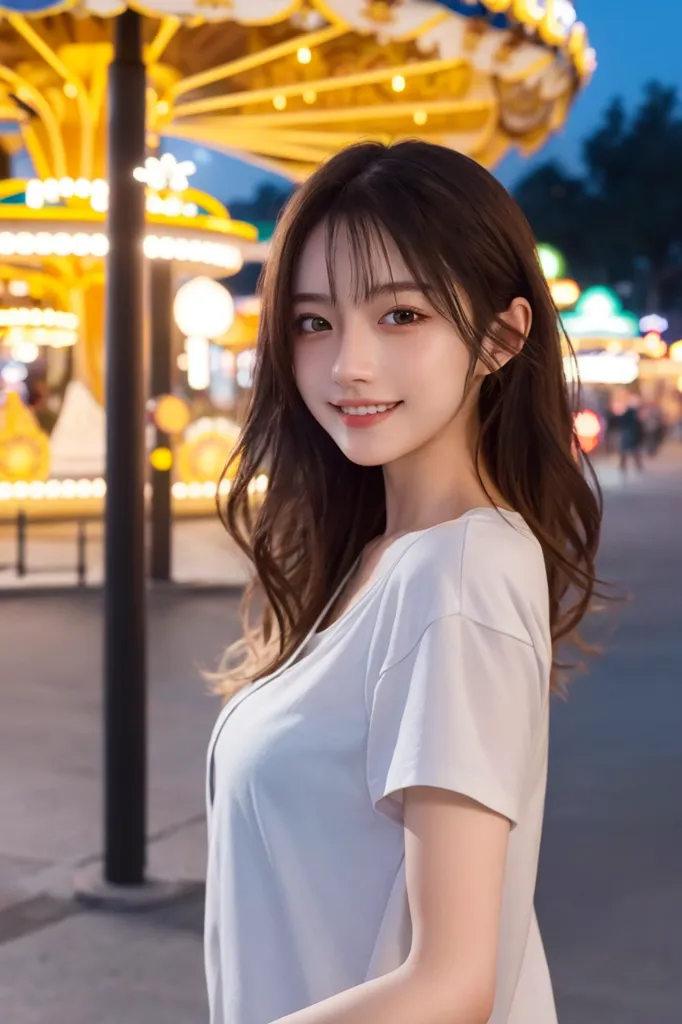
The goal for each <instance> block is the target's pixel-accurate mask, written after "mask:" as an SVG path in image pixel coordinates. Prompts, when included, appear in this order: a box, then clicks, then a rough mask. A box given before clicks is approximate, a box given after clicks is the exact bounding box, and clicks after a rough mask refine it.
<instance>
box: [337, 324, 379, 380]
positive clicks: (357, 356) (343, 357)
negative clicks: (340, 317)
mask: <svg viewBox="0 0 682 1024" xmlns="http://www.w3.org/2000/svg"><path fill="white" fill-rule="evenodd" d="M376 342H377V339H376V338H375V336H374V333H373V332H372V330H371V328H370V327H369V325H368V324H367V323H366V322H364V321H363V319H362V318H360V317H352V318H348V320H347V321H346V323H345V324H344V328H343V331H342V332H341V333H340V335H339V341H338V348H337V351H336V354H335V359H334V365H333V366H332V378H333V380H334V382H335V383H336V384H338V385H339V386H340V387H348V386H349V385H351V384H353V383H355V382H356V381H361V382H369V381H372V380H374V379H375V377H376V372H377V362H378V356H379V353H378V347H377V343H376Z"/></svg>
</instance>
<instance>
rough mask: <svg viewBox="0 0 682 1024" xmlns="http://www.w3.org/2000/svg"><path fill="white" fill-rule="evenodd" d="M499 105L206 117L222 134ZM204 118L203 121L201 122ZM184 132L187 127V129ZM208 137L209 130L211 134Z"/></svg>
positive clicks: (456, 103)
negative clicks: (250, 129) (416, 111)
mask: <svg viewBox="0 0 682 1024" xmlns="http://www.w3.org/2000/svg"><path fill="white" fill-rule="evenodd" d="M491 108H496V102H495V100H494V99H492V98H484V99H460V100H429V101H427V102H425V103H424V102H421V103H420V102H412V103H381V104H376V105H375V106H366V107H348V108H342V109H337V110H329V109H319V110H292V111H284V112H282V113H277V112H276V111H273V113H272V114H238V115H237V116H236V117H233V116H230V117H225V118H215V119H212V120H211V121H205V122H203V123H204V126H205V127H208V126H209V125H212V130H213V137H214V138H220V133H221V132H226V131H229V130H230V129H232V128H236V129H237V130H239V129H246V128H279V127H280V126H281V127H285V126H286V127H291V126H293V125H314V124H347V123H349V122H359V121H379V120H381V121H399V120H400V119H401V118H404V119H407V118H410V119H411V118H412V117H413V115H414V112H415V110H419V111H423V112H424V113H425V114H426V115H427V116H428V115H430V114H433V115H434V116H438V115H441V116H443V115H446V116H447V115H449V114H458V113H462V114H471V113H481V114H485V113H487V112H488V111H489V110H491ZM201 123H202V122H199V124H200V125H201ZM183 133H184V129H183ZM207 138H208V134H207Z"/></svg>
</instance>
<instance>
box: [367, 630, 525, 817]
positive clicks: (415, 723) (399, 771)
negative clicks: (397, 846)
mask: <svg viewBox="0 0 682 1024" xmlns="http://www.w3.org/2000/svg"><path fill="white" fill-rule="evenodd" d="M542 677H543V671H542V667H541V663H540V661H539V659H538V657H537V654H536V651H535V648H534V647H533V645H532V644H531V643H529V642H526V641H525V640H520V639H518V638H516V637H512V636H508V635H506V634H504V633H499V632H497V631H496V630H494V629H492V628H490V627H488V626H483V625H481V624H480V623H478V622H474V621H471V620H470V619H468V618H467V617H465V616H462V615H459V614H454V615H447V616H444V617H442V618H439V619H437V620H436V621H434V622H432V623H431V624H430V625H429V626H428V627H427V628H426V630H425V631H424V633H423V634H422V636H421V638H420V639H419V640H418V642H417V643H416V644H415V645H414V646H413V647H412V649H411V650H410V651H409V653H408V654H407V655H406V656H405V657H403V658H402V659H401V660H400V661H399V662H397V663H396V664H394V665H392V666H389V667H388V668H386V670H385V671H383V672H382V673H381V675H380V677H379V679H378V681H377V683H376V685H375V687H374V690H373V693H372V695H371V703H370V708H369V736H368V748H367V781H368V786H369V791H370V795H371V798H372V802H373V803H374V806H375V807H376V808H377V810H379V811H381V812H382V813H384V814H386V815H388V816H389V817H390V818H392V819H394V820H396V821H399V820H402V809H401V803H402V791H403V790H404V789H406V788H407V787H409V786H435V787H437V788H440V789H447V790H451V791H453V792H457V793H461V794H462V795H464V796H468V797H470V798H471V799H473V800H476V801H478V802H479V803H481V804H484V805H485V806H486V807H489V808H490V809H492V810H493V811H496V812H498V813H499V814H502V815H504V816H505V817H506V818H508V819H509V820H510V822H511V825H512V828H513V827H515V826H516V824H518V821H519V814H520V811H521V807H522V805H523V799H524V791H525V786H526V779H527V776H528V768H529V764H530V761H531V755H532V750H533V745H534V743H535V740H536V736H537V732H538V725H539V722H540V720H541V716H542V709H543V704H544V693H545V687H544V686H543V679H542Z"/></svg>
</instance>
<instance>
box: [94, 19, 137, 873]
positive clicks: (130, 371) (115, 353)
mask: <svg viewBox="0 0 682 1024" xmlns="http://www.w3.org/2000/svg"><path fill="white" fill-rule="evenodd" d="M108 154H109V175H108V176H109V220H108V233H109V246H110V248H109V258H108V263H107V280H106V354H107V368H106V399H107V503H106V541H105V564H106V586H105V613H104V615H105V619H104V634H105V652H104V654H105V680H104V689H105V701H104V714H105V725H104V732H105V744H104V746H105V794H104V798H105V799H104V813H105V858H104V877H105V881H106V882H108V883H111V884H113V885H129V886H131V885H132V886H134V885H141V884H142V883H143V882H144V880H145V879H144V874H145V830H146V788H147V779H146V775H147V771H146V767H147V766H146V644H145V570H144V483H145V443H144V429H145V375H144V374H145V365H144V256H143V249H142V243H143V237H144V223H145V196H144V186H143V185H141V184H140V183H138V182H136V181H135V179H134V178H133V171H134V169H135V167H140V166H143V164H144V157H145V68H144V64H143V62H142V18H141V17H140V15H139V14H136V13H135V12H133V11H130V10H127V11H125V12H124V13H123V14H121V15H119V16H118V17H117V18H116V21H115V25H114V59H113V62H112V64H111V66H110V69H109V137H108Z"/></svg>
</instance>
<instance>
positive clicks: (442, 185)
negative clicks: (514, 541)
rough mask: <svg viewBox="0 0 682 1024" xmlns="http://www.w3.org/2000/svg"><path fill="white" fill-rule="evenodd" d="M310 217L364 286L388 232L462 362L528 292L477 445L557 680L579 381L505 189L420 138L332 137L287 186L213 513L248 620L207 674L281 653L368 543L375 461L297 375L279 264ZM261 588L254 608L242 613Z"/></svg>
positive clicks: (576, 519)
mask: <svg viewBox="0 0 682 1024" xmlns="http://www.w3.org/2000/svg"><path fill="white" fill-rule="evenodd" d="M322 222H324V223H325V224H326V225H327V226H328V233H327V238H328V263H329V271H330V283H332V269H333V268H332V266H331V248H332V246H333V238H334V233H335V231H336V230H337V229H338V226H339V225H343V226H344V227H345V229H346V230H347V232H348V236H349V239H350V242H351V246H352V250H353V255H354V262H355V265H356V266H357V268H358V270H359V273H358V280H359V282H360V284H361V287H362V288H364V289H365V290H366V291H368V290H369V289H370V288H371V286H372V274H373V264H374V262H375V261H373V258H372V253H373V252H376V244H377V242H378V243H379V244H382V243H381V239H382V238H385V237H386V236H389V237H390V238H392V239H393V241H394V242H395V244H396V245H397V247H398V249H399V251H400V254H401V256H402V257H403V259H404V261H405V263H406V265H407V267H408V268H409V270H410V271H411V273H412V274H413V275H414V279H415V280H418V281H428V282H429V285H430V288H431V289H432V291H430V293H429V299H430V301H431V302H432V304H434V305H435V307H436V308H437V309H438V311H439V312H440V313H441V314H442V315H443V316H446V317H447V318H448V319H449V320H450V321H451V322H452V323H453V325H454V326H455V327H456V329H457V331H458V332H459V333H460V335H461V337H462V338H463V340H464V341H465V343H466V344H467V346H468V348H469V350H470V353H471V367H470V377H471V374H473V370H474V367H475V365H476V362H477V360H479V359H485V358H486V356H485V351H484V348H483V341H484V339H485V338H486V337H490V336H491V334H492V335H494V336H495V340H496V341H498V342H499V344H500V345H503V346H504V345H505V344H509V341H508V340H507V341H506V342H505V334H504V333H503V325H502V322H501V321H500V319H499V317H500V314H501V313H502V312H504V311H505V310H506V309H507V308H508V307H509V305H510V303H511V301H512V300H513V299H514V298H516V297H522V298H525V299H527V300H528V302H529V303H530V306H531V309H532V314H533V319H532V326H531V329H530V332H529V334H528V336H527V338H525V343H524V344H523V346H522V347H521V349H520V351H519V352H518V354H517V355H515V356H514V357H513V358H512V359H510V360H509V361H508V362H507V363H506V364H505V365H504V366H503V367H502V368H501V369H499V370H497V371H496V372H491V373H490V374H488V375H487V376H486V377H485V378H484V381H483V384H482V387H481V390H480V396H479V402H478V413H479V419H480V433H479V440H478V449H477V451H476V453H475V461H476V464H477V465H478V463H479V459H482V460H483V464H484V465H485V467H486V469H487V471H488V473H489V475H490V477H491V478H492V480H493V482H494V485H495V487H496V488H497V490H498V491H499V492H500V493H501V494H502V495H503V497H504V499H505V501H506V502H507V503H508V505H509V506H510V507H511V508H513V509H515V510H516V511H517V512H519V513H521V515H522V516H523V517H524V518H525V520H526V522H527V523H528V525H529V526H530V528H531V529H532V530H533V532H534V534H535V536H536V537H537V538H538V540H539V542H540V544H541V545H542V548H543V552H544V557H545V563H546V568H547V577H548V583H549V598H550V620H551V631H552V638H553V642H554V669H555V671H554V672H553V679H552V686H553V688H554V689H555V690H560V689H561V680H560V675H559V673H558V672H557V668H558V667H559V666H558V663H557V659H556V650H557V644H558V641H560V640H562V639H563V638H566V637H569V636H572V637H574V638H575V636H576V630H577V627H578V625H579V623H580V621H581V620H582V618H583V617H584V615H585V613H586V611H587V610H588V607H589V606H590V602H591V599H592V597H593V594H594V591H595V582H596V577H595V556H596V552H597V546H598V542H599V533H600V525H601V516H602V502H601V494H600V491H599V488H598V485H597V483H596V480H595V479H594V474H593V472H592V470H591V467H590V466H589V463H588V462H587V461H586V460H585V459H583V458H582V456H581V455H580V454H579V446H578V440H577V437H576V434H575V429H574V422H573V412H574V411H575V409H576V408H577V395H575V394H574V395H572V394H571V393H570V389H569V386H568V385H567V382H566V375H565V372H564V367H563V353H562V336H561V331H560V327H559V321H558V314H557V310H556V308H555V306H554V303H553V301H552V298H551V296H550V293H549V289H548V286H547V282H546V280H545V278H544V275H543V273H542V270H541V268H540V265H539V261H538V257H537V250H536V245H535V239H534V237H533V233H532V231H531V229H530V226H529V225H528V223H527V221H526V219H525V218H524V216H523V214H522V212H521V210H520V209H519V207H518V205H517V204H516V202H515V201H514V200H513V199H512V197H511V196H510V195H509V194H508V193H507V192H506V190H505V189H504V188H503V187H502V185H500V184H499V183H498V182H497V181H496V179H495V178H494V177H493V176H492V175H491V174H489V173H488V171H486V170H484V168H482V167H481V166H479V165H478V164H477V163H475V162H474V161H473V160H470V159H469V158H467V157H465V156H463V155H462V154H461V153H457V152H454V151H453V150H450V149H446V148H444V147H441V146H435V145H431V144H429V143H426V142H421V141H405V142H399V143H397V144H395V145H392V146H384V145H381V144H378V143H367V144H362V145H358V146H353V147H351V148H349V149H346V150H344V151H342V152H341V153H339V154H338V155H337V156H335V157H333V158H332V159H331V160H329V162H328V163H326V164H324V165H323V166H322V167H321V168H320V169H319V170H318V171H316V173H314V174H313V175H312V177H310V178H309V179H308V180H307V181H306V182H305V183H304V184H303V185H302V186H301V187H300V188H299V189H298V191H297V192H296V193H295V194H294V196H293V197H292V199H291V200H290V202H289V204H288V205H287V207H286V208H285V210H284V212H283V215H282V217H281V220H280V221H279V224H278V226H277V229H276V232H275V235H274V239H273V243H272V250H271V253H270V255H269V258H268V261H267V266H266V268H265V271H264V274H263V277H262V280H261V286H262V314H261V321H260V329H259V335H258V344H257V352H256V361H255V369H254V380H253V392H252V396H251V402H250V407H249V409H248V413H247V416H246V422H245V424H244V427H243V430H242V433H241V436H240V439H239V441H238V443H237V446H236V448H235V451H234V454H233V456H232V459H231V460H230V463H229V465H228V468H227V472H229V471H230V470H231V469H232V470H235V468H236V473H235V475H234V480H233V482H232V485H231V489H230V491H229V496H228V497H227V501H226V505H225V507H224V509H222V518H223V522H224V524H225V527H226V529H227V530H228V532H229V533H230V535H231V536H232V537H233V539H234V540H235V541H236V543H237V544H238V545H239V547H240V548H241V549H242V551H244V552H245V553H246V555H247V556H248V558H249V559H250V560H251V562H252V563H253V566H254V568H255V576H254V580H253V582H252V584H251V585H250V586H249V587H248V588H247V590H246V593H245V595H244V601H243V605H242V623H243V628H244V637H243V639H242V640H241V641H239V643H238V644H236V645H233V647H231V648H230V649H229V650H228V652H227V660H226V661H225V663H224V666H223V671H222V673H221V675H220V676H219V683H218V689H219V690H220V692H222V693H223V694H225V695H226V696H228V695H230V694H231V693H233V692H234V691H235V690H236V689H238V688H239V687H240V686H241V685H243V684H244V683H246V682H250V681H252V680H254V679H256V678H261V677H263V676H264V675H266V674H268V673H271V672H273V671H275V670H276V669H277V668H278V667H280V666H281V665H282V664H283V663H284V661H285V660H286V659H287V658H289V657H290V656H291V655H292V654H293V652H294V651H295V650H296V649H297V647H298V646H299V645H300V643H301V642H302V641H303V640H304V639H305V637H306V635H307V634H308V633H309V631H310V630H311V629H312V628H313V626H314V624H315V621H316V620H317V618H318V617H319V615H320V614H321V612H322V610H323V609H324V606H325V605H326V603H327V602H328V600H329V598H330V595H332V594H333V593H334V590H335V589H336V587H337V586H338V585H339V583H340V582H341V580H342V579H343V577H344V575H345V574H346V573H347V572H348V571H349V570H350V568H351V567H352V566H353V564H354V563H355V561H356V560H357V558H358V556H359V554H360V553H361V551H362V550H363V548H364V547H365V545H367V543H368V542H369V541H371V540H372V539H373V538H375V537H377V536H378V535H379V534H381V532H382V531H383V530H384V529H385V512H386V507H385V495H384V484H383V474H382V468H381V466H372V467H365V466H358V465H355V464H354V463H352V462H351V461H350V460H348V459H347V458H346V457H345V455H343V453H342V452H341V451H340V450H339V448H338V447H337V446H336V444H335V443H334V442H333V441H332V439H331V438H330V437H329V435H328V434H327V432H326V431H325V430H324V429H323V428H322V427H321V426H320V425H319V424H318V423H317V421H316V420H315V419H314V417H313V416H312V414H311V413H310V412H309V411H308V409H307V407H306V405H305V404H304V402H303V400H302V398H301V396H300V394H299V391H298V388H297V386H296V381H295V378H294V372H293V368H292V333H293V330H292V329H293V312H292V291H293V277H294V273H295V269H296V265H297V260H298V257H299V255H300V253H301V251H302V249H303V246H304V245H305V243H306V241H307V239H308V237H309V236H310V234H311V232H312V231H313V230H314V229H315V228H316V227H317V226H318V225H319V224H320V223H322ZM332 288H333V283H332ZM460 296H464V297H466V300H467V305H468V306H469V307H470V309H471V310H472V313H471V316H470V317H469V316H467V314H466V312H465V310H464V309H463V305H462V300H461V298H460ZM496 332H497V333H496ZM508 337H509V335H508V332H507V334H506V338H507V339H508ZM566 341H567V339H566ZM263 471H266V472H267V474H268V476H269V485H268V488H267V492H266V494H265V496H264V499H263V501H262V503H260V504H259V505H258V506H255V505H254V503H253V501H252V500H251V498H250V484H251V482H252V481H253V480H254V478H255V477H256V476H257V475H258V474H259V473H261V472H263ZM586 472H588V473H590V474H592V478H593V483H592V486H590V484H589V483H588V481H587V480H586V478H585V473H586ZM230 475H231V474H230ZM257 598H258V599H259V603H260V606H261V607H260V609H259V611H260V615H259V618H258V620H257V621H256V622H255V623H252V613H253V608H254V601H255V599H257ZM238 657H241V661H240V662H239V663H237V659H238Z"/></svg>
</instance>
